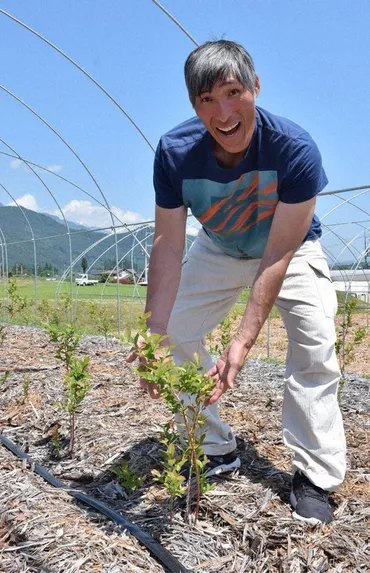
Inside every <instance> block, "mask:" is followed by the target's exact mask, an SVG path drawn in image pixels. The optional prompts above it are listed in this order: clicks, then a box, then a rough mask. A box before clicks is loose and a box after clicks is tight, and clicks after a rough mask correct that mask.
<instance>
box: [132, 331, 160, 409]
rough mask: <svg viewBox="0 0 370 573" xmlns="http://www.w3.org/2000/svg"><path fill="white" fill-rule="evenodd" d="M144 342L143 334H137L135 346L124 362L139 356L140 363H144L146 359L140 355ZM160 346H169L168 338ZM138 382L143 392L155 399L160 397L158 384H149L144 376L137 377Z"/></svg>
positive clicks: (133, 360)
mask: <svg viewBox="0 0 370 573" xmlns="http://www.w3.org/2000/svg"><path fill="white" fill-rule="evenodd" d="M144 344H145V338H144V337H143V336H139V337H138V339H137V343H136V347H137V348H136V350H133V351H132V352H131V354H129V355H128V356H127V357H126V362H129V363H131V362H135V360H136V359H137V358H139V362H140V364H145V363H146V360H145V358H144V356H140V349H141V348H142V347H143V346H144ZM162 346H169V342H168V338H166V339H165V340H163V341H162ZM159 352H160V351H159ZM157 358H160V355H158V356H157ZM139 382H140V386H141V388H142V389H143V390H145V392H147V393H148V394H149V396H150V397H151V398H153V399H154V400H157V398H159V397H160V387H159V386H158V384H150V383H148V382H147V381H146V380H145V379H144V378H139Z"/></svg>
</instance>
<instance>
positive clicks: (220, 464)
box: [206, 450, 240, 477]
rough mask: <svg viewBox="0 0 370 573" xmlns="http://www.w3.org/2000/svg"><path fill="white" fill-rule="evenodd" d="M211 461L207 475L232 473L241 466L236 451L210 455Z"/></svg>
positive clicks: (208, 464)
mask: <svg viewBox="0 0 370 573" xmlns="http://www.w3.org/2000/svg"><path fill="white" fill-rule="evenodd" d="M207 458H208V459H209V462H208V463H207V471H206V476H207V477H210V476H215V475H216V476H217V475H219V474H226V473H230V472H232V471H233V470H235V469H237V468H240V459H239V458H238V456H237V455H236V453H235V450H234V451H233V452H230V453H229V454H224V455H223V456H208V455H207Z"/></svg>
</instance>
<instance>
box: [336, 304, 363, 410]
mask: <svg viewBox="0 0 370 573" xmlns="http://www.w3.org/2000/svg"><path fill="white" fill-rule="evenodd" d="M356 304H357V301H356V299H355V298H352V299H351V300H347V301H346V302H345V303H344V308H343V317H342V322H341V324H340V327H339V332H338V336H337V341H336V343H335V350H336V353H337V357H338V362H339V367H340V371H341V379H340V381H339V388H338V399H340V397H341V394H342V390H343V386H344V382H345V370H346V366H348V365H349V364H351V363H352V362H353V361H354V360H355V351H356V346H358V345H359V344H361V342H362V341H363V340H364V338H366V336H367V335H368V329H367V328H366V327H364V326H361V327H359V328H356V329H353V313H354V311H355V309H356Z"/></svg>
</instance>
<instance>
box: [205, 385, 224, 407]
mask: <svg viewBox="0 0 370 573" xmlns="http://www.w3.org/2000/svg"><path fill="white" fill-rule="evenodd" d="M224 392H225V385H224V383H223V382H222V381H221V380H218V381H217V383H216V386H215V387H214V389H213V391H212V393H211V395H210V397H209V399H208V400H207V402H205V406H212V404H214V403H215V402H217V400H218V399H219V398H220V397H221V396H222V394H223V393H224Z"/></svg>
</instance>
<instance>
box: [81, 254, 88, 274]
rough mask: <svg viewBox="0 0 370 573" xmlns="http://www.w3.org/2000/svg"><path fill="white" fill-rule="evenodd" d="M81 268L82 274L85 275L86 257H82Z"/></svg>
mask: <svg viewBox="0 0 370 573" xmlns="http://www.w3.org/2000/svg"><path fill="white" fill-rule="evenodd" d="M81 267H82V272H83V273H86V270H87V258H86V257H82V259H81Z"/></svg>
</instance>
